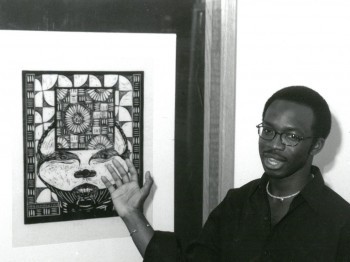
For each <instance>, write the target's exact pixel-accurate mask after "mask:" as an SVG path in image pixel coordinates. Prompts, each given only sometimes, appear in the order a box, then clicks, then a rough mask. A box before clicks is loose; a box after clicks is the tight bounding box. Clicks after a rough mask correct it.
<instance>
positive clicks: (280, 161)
mask: <svg viewBox="0 0 350 262" xmlns="http://www.w3.org/2000/svg"><path fill="white" fill-rule="evenodd" d="M286 161H287V160H286V158H284V157H282V156H279V155H276V154H271V153H264V157H263V164H264V166H265V167H266V168H268V169H272V170H276V169H280V168H281V167H282V166H283V165H284V163H285V162H286Z"/></svg>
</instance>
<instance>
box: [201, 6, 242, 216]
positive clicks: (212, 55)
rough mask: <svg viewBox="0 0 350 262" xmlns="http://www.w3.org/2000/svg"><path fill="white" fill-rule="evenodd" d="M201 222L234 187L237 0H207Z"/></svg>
mask: <svg viewBox="0 0 350 262" xmlns="http://www.w3.org/2000/svg"><path fill="white" fill-rule="evenodd" d="M205 44H206V47H205V59H206V61H205V100H204V101H205V103H204V107H205V109H204V156H203V222H204V221H206V219H207V217H208V215H209V213H210V211H211V210H212V209H213V208H215V207H216V206H217V205H218V203H219V202H220V201H221V200H222V199H223V198H224V196H225V195H226V192H227V190H228V189H229V188H232V187H233V175H234V174H233V167H234V112H235V111H234V108H235V107H234V106H235V66H236V64H235V61H236V57H235V54H236V1H232V0H221V1H220V0H207V2H206V39H205Z"/></svg>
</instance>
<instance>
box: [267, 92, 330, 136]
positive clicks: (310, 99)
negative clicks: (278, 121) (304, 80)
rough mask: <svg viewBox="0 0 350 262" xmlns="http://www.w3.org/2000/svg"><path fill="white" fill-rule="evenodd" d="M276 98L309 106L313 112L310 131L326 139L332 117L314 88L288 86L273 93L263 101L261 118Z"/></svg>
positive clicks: (323, 100) (324, 101) (325, 103)
mask: <svg viewBox="0 0 350 262" xmlns="http://www.w3.org/2000/svg"><path fill="white" fill-rule="evenodd" d="M276 100H285V101H290V102H295V103H298V104H300V105H304V106H307V107H309V108H311V110H312V111H313V113H314V122H313V125H312V131H313V133H314V136H315V137H322V138H324V139H326V138H327V137H328V135H329V133H330V131H331V125H332V117H331V112H330V110H329V106H328V104H327V102H326V100H325V99H324V98H323V97H322V96H321V95H320V94H319V93H317V92H316V91H315V90H313V89H311V88H308V87H306V86H289V87H285V88H282V89H281V90H279V91H277V92H276V93H274V94H273V95H272V96H271V97H270V98H269V99H268V100H267V101H266V103H265V107H264V111H263V115H262V116H263V119H264V117H265V113H266V110H267V109H268V107H269V106H270V105H271V104H272V102H274V101H276Z"/></svg>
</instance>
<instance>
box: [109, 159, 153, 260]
mask: <svg viewBox="0 0 350 262" xmlns="http://www.w3.org/2000/svg"><path fill="white" fill-rule="evenodd" d="M112 162H113V166H112V165H108V166H107V169H108V170H109V172H110V173H111V175H112V177H113V179H114V182H115V185H113V184H112V183H111V182H110V181H109V180H108V179H107V178H106V177H102V181H103V183H104V184H105V186H106V187H107V188H108V190H109V192H110V194H111V197H112V201H113V204H114V207H115V209H116V211H117V212H118V214H119V216H120V217H121V218H122V219H123V221H124V223H125V225H126V227H127V228H128V230H129V232H130V235H131V237H132V239H133V241H134V243H135V245H136V247H137V249H138V250H139V252H140V254H141V255H142V256H144V254H145V250H146V248H147V246H148V244H149V242H150V240H151V238H152V236H153V234H154V231H153V228H152V227H151V226H150V224H149V223H148V221H147V219H146V217H145V216H144V215H143V213H142V212H141V210H142V206H143V204H144V202H145V200H146V198H147V197H148V195H149V193H150V190H151V187H152V184H153V179H152V177H151V175H150V173H149V172H146V177H145V184H144V185H143V187H141V188H140V187H139V184H138V176H137V171H136V169H135V167H134V165H133V164H132V163H131V161H130V160H129V159H127V160H125V162H126V164H127V166H128V172H127V171H126V170H125V169H124V167H123V166H122V165H121V164H120V163H119V162H118V161H117V160H116V159H113V160H112ZM117 171H118V173H119V175H118V173H117Z"/></svg>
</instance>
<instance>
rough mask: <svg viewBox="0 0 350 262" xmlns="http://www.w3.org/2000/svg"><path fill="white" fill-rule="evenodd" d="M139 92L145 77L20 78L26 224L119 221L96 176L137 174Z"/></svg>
mask: <svg viewBox="0 0 350 262" xmlns="http://www.w3.org/2000/svg"><path fill="white" fill-rule="evenodd" d="M142 92H143V73H142V72H52V71H50V72H47V71H46V72H45V71H23V106H24V110H23V114H24V118H23V119H24V127H23V128H24V130H23V131H24V132H23V133H24V171H25V172H24V181H25V185H24V187H25V188H24V189H25V190H24V192H25V196H24V200H25V207H24V208H25V223H26V224H30V223H42V222H51V221H66V220H76V219H88V218H98V217H109V216H115V215H117V214H116V212H115V211H114V209H113V204H112V201H111V198H110V195H109V192H108V190H107V189H106V188H105V186H104V184H103V183H102V181H101V176H106V177H107V178H109V179H110V180H111V181H112V180H113V179H112V177H111V175H110V174H109V172H108V170H107V168H106V165H107V164H108V163H110V162H111V161H112V158H115V157H116V158H118V159H119V160H120V161H121V162H122V163H123V159H126V158H129V159H131V160H132V161H133V163H134V165H135V167H136V169H137V170H138V173H139V174H142V159H143V158H142V132H143V131H142V103H143V99H142V98H143V96H142ZM139 181H140V183H142V181H141V176H140V179H139Z"/></svg>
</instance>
